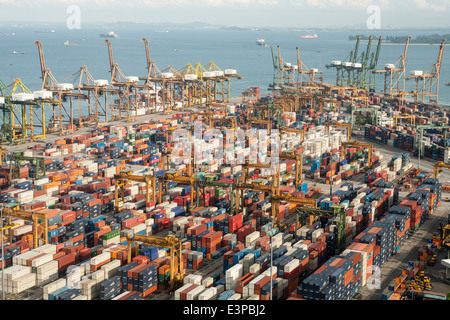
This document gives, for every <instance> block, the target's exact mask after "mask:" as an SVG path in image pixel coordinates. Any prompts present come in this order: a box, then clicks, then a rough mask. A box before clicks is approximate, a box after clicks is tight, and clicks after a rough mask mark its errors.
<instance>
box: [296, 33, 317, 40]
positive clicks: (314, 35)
mask: <svg viewBox="0 0 450 320" xmlns="http://www.w3.org/2000/svg"><path fill="white" fill-rule="evenodd" d="M300 38H301V39H315V38H318V35H317V34H313V35H303V36H300Z"/></svg>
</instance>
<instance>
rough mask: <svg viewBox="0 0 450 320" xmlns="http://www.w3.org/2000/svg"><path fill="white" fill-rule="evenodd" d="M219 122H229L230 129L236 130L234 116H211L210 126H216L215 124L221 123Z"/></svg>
mask: <svg viewBox="0 0 450 320" xmlns="http://www.w3.org/2000/svg"><path fill="white" fill-rule="evenodd" d="M221 123H228V124H230V126H231V129H232V130H236V128H237V121H236V117H223V118H212V119H211V128H216V127H217V124H221Z"/></svg>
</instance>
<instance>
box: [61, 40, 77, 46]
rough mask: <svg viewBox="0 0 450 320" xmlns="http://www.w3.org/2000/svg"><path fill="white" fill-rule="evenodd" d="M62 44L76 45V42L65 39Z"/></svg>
mask: <svg viewBox="0 0 450 320" xmlns="http://www.w3.org/2000/svg"><path fill="white" fill-rule="evenodd" d="M64 45H65V46H77V45H78V43H76V42H73V41H69V40H67V41H66V42H64Z"/></svg>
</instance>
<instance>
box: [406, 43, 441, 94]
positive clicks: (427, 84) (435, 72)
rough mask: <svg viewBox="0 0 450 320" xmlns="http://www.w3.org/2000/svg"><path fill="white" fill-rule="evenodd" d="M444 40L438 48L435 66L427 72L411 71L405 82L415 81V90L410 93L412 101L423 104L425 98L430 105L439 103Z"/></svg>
mask: <svg viewBox="0 0 450 320" xmlns="http://www.w3.org/2000/svg"><path fill="white" fill-rule="evenodd" d="M445 42H446V40H445V39H443V40H442V42H441V45H440V47H439V54H438V58H437V61H436V63H435V64H433V65H432V66H431V67H430V68H429V69H428V70H427V71H425V72H422V71H419V70H414V71H411V74H410V76H409V77H406V80H415V81H416V88H415V90H414V91H412V92H411V93H408V94H410V95H412V96H414V101H415V102H416V103H417V102H422V103H425V98H428V99H429V102H430V103H438V102H439V77H440V73H441V66H442V56H443V55H444V47H445Z"/></svg>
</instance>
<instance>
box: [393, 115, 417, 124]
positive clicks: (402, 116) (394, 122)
mask: <svg viewBox="0 0 450 320" xmlns="http://www.w3.org/2000/svg"><path fill="white" fill-rule="evenodd" d="M398 119H410V120H411V125H413V126H415V125H416V116H414V115H412V114H400V115H396V116H394V117H393V124H394V126H396V125H397V122H398Z"/></svg>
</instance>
